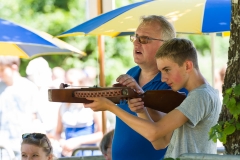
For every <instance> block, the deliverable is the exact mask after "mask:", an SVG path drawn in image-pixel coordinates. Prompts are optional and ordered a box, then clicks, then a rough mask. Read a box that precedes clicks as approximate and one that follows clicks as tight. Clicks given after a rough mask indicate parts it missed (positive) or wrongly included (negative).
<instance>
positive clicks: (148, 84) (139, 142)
mask: <svg viewBox="0 0 240 160" xmlns="http://www.w3.org/2000/svg"><path fill="white" fill-rule="evenodd" d="M175 36H176V34H175V30H174V28H173V26H172V24H171V23H170V22H168V21H167V19H166V18H165V17H163V16H157V15H150V16H143V17H141V22H140V25H139V26H138V28H137V30H136V32H135V35H132V36H130V40H131V42H133V58H134V62H135V63H136V64H137V66H135V67H133V68H131V69H130V70H129V71H128V72H127V74H124V75H121V76H119V77H118V78H117V82H119V83H120V84H123V85H126V86H128V87H131V86H130V85H128V83H129V82H136V83H137V84H138V85H139V86H140V87H141V88H142V89H140V91H138V92H139V93H140V92H141V91H142V90H143V91H147V90H164V89H170V87H169V86H168V85H167V84H166V83H164V82H161V73H160V72H159V71H158V68H157V63H156V59H155V54H156V52H157V50H158V48H159V47H160V46H161V45H162V44H164V42H165V41H166V40H169V39H172V38H174V37H175ZM118 107H119V108H121V109H123V110H124V111H126V112H128V113H130V114H131V115H134V116H137V113H135V112H132V111H131V110H130V109H129V107H128V104H127V103H126V102H122V103H121V104H119V105H118ZM148 113H149V114H150V116H151V118H152V119H153V121H158V120H159V114H160V115H162V113H160V112H156V111H155V110H152V109H149V108H148ZM123 137H124V138H123ZM120 148H124V149H120ZM165 152H166V148H165V149H162V150H155V149H154V147H153V146H152V145H151V143H150V142H149V141H148V140H147V139H145V138H144V137H143V136H142V135H140V134H139V133H137V132H136V131H134V130H133V129H132V128H130V127H129V126H128V125H127V124H126V123H124V122H123V121H122V120H121V119H120V118H119V117H117V116H116V126H115V131H114V137H113V144H112V158H113V159H114V160H123V159H124V160H132V159H137V160H146V159H158V160H160V159H162V158H163V157H164V155H165Z"/></svg>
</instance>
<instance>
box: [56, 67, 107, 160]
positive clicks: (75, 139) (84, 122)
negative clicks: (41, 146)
mask: <svg viewBox="0 0 240 160" xmlns="http://www.w3.org/2000/svg"><path fill="white" fill-rule="evenodd" d="M80 73H81V71H80V70H79V69H76V68H72V69H69V70H68V71H67V72H66V82H67V84H70V85H72V86H80V85H81V84H80V82H81V77H82V75H81V74H80ZM101 118H102V117H101V112H93V111H92V110H91V109H89V108H84V107H83V104H81V103H63V104H62V105H61V107H60V109H59V112H58V122H57V129H56V133H55V139H57V140H59V142H60V145H61V147H62V155H63V156H65V157H67V156H71V155H72V152H73V151H74V150H75V149H76V148H78V147H80V146H96V144H97V143H98V142H100V140H101V139H102V137H103V134H102V119H101ZM62 133H64V136H62ZM81 153H82V152H79V153H77V156H91V155H92V152H91V151H84V152H83V155H82V154H81ZM94 155H101V153H96V154H95V153H94Z"/></svg>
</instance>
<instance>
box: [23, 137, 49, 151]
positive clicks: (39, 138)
mask: <svg viewBox="0 0 240 160" xmlns="http://www.w3.org/2000/svg"><path fill="white" fill-rule="evenodd" d="M27 138H34V139H37V140H41V139H43V138H45V139H46V141H47V144H48V147H49V148H50V151H49V153H51V150H52V147H51V145H50V143H49V142H48V139H47V137H46V135H45V134H42V133H25V134H22V139H23V140H24V139H27Z"/></svg>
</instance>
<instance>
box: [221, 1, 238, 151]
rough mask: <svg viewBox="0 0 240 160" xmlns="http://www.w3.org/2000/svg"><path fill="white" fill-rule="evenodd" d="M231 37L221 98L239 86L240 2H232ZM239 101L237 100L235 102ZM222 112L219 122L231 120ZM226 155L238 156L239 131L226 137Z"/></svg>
mask: <svg viewBox="0 0 240 160" xmlns="http://www.w3.org/2000/svg"><path fill="white" fill-rule="evenodd" d="M230 33H231V35H230V40H229V49H228V63H227V70H226V74H225V78H224V84H223V96H224V92H225V90H226V89H228V88H231V87H232V85H234V84H236V85H237V84H240V0H232V17H231V32H230ZM239 101H240V100H239V99H238V100H237V102H239ZM222 107H223V108H222V112H221V114H220V117H219V121H226V120H229V119H231V118H232V115H231V114H230V113H229V111H228V109H227V108H226V106H224V105H223V106H222ZM224 146H225V150H226V154H233V155H239V154H240V131H237V130H236V131H235V132H234V133H233V134H232V135H229V136H228V137H227V142H226V144H224Z"/></svg>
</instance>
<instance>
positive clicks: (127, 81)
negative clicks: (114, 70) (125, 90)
mask: <svg viewBox="0 0 240 160" xmlns="http://www.w3.org/2000/svg"><path fill="white" fill-rule="evenodd" d="M116 81H117V82H119V83H120V84H122V85H124V86H127V87H130V88H132V89H133V90H135V91H136V92H137V93H139V94H141V93H144V91H143V90H142V88H141V87H140V86H139V85H138V83H137V82H136V81H135V79H134V78H133V77H131V76H129V75H128V74H122V75H120V76H119V77H118V78H117V79H116Z"/></svg>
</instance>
